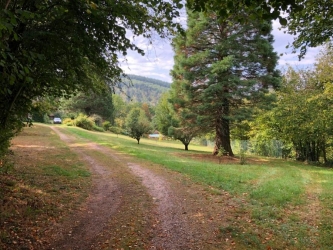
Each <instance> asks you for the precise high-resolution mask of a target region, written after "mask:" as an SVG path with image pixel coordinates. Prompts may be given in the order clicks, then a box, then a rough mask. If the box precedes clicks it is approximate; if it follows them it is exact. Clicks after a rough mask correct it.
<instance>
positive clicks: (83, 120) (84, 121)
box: [75, 114, 95, 130]
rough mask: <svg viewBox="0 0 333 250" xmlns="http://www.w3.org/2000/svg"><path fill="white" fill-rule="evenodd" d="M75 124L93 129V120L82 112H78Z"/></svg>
mask: <svg viewBox="0 0 333 250" xmlns="http://www.w3.org/2000/svg"><path fill="white" fill-rule="evenodd" d="M75 124H76V126H77V127H80V128H83V129H87V130H93V128H94V126H95V123H94V121H93V120H92V119H91V118H89V117H88V116H86V115H84V114H79V115H78V117H77V118H76V119H75Z"/></svg>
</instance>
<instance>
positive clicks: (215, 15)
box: [0, 0, 332, 163]
mask: <svg viewBox="0 0 333 250" xmlns="http://www.w3.org/2000/svg"><path fill="white" fill-rule="evenodd" d="M0 3H1V7H2V8H1V12H0V17H1V19H0V37H1V44H0V49H1V51H0V52H1V53H0V72H1V79H0V80H1V86H2V88H1V90H0V108H1V109H0V128H1V131H0V155H1V157H4V156H5V155H6V153H7V152H8V151H7V150H8V147H9V145H10V140H11V138H12V137H13V136H14V135H15V134H16V133H17V132H19V131H20V129H21V128H22V126H23V125H24V124H25V123H26V122H28V123H29V122H30V114H31V113H33V114H35V117H36V114H37V116H38V119H35V120H39V121H46V122H48V119H49V118H48V117H50V116H52V117H54V116H62V118H63V123H65V124H68V125H77V126H78V125H80V126H82V127H85V128H89V129H95V130H98V131H103V130H111V131H114V132H116V133H125V134H126V133H128V134H129V131H128V127H126V119H127V120H128V117H127V116H128V114H129V113H131V110H134V109H136V108H140V109H142V110H143V111H144V113H145V115H146V117H147V119H148V121H149V122H151V123H152V124H151V125H150V127H151V128H152V131H153V130H159V131H161V132H162V133H163V134H164V135H165V136H168V137H170V138H173V139H178V140H181V141H182V142H183V144H184V146H185V149H188V145H189V143H190V142H191V140H192V139H193V138H198V137H200V138H209V139H213V140H214V141H215V148H214V150H213V154H214V155H218V154H222V155H229V156H232V155H234V152H233V150H232V147H231V140H234V139H239V140H250V139H251V138H257V139H256V142H255V143H252V144H251V145H252V146H251V147H252V148H255V149H256V151H257V149H260V148H261V149H263V148H265V147H266V148H267V145H273V144H271V143H269V141H271V140H278V141H280V142H281V143H278V145H283V146H282V147H283V150H282V149H281V150H282V151H283V152H284V153H283V155H284V156H292V157H295V158H296V159H298V160H309V161H315V162H318V161H322V162H325V163H328V162H329V161H330V159H331V158H332V156H331V146H332V145H331V136H332V135H331V133H330V129H331V127H330V124H331V115H330V111H329V110H330V107H331V106H330V105H331V93H330V92H331V90H330V89H331V87H330V84H331V76H330V68H331V58H329V55H330V53H331V47H330V45H327V46H326V47H325V49H324V51H323V52H322V54H321V55H319V57H318V59H317V64H316V66H315V67H314V68H313V69H302V70H297V69H291V68H290V69H287V70H286V72H282V74H280V73H279V72H278V71H277V70H276V64H277V59H278V58H277V55H276V53H275V52H274V51H273V48H272V42H273V37H272V36H271V24H270V21H271V20H274V19H279V21H280V23H281V25H283V26H285V27H286V28H287V30H288V32H289V33H292V34H297V36H296V38H295V41H294V43H293V44H292V46H293V47H294V49H300V54H299V56H300V58H302V56H303V55H304V54H305V53H306V48H307V47H309V46H310V47H311V46H317V45H321V44H323V43H324V42H325V41H327V40H328V39H330V38H331V35H332V33H331V32H332V29H331V26H332V24H331V22H330V20H331V11H330V8H329V6H330V2H329V1H325V0H323V1H319V2H316V3H314V2H313V1H305V2H304V1H298V0H296V1H292V2H290V1H285V0H279V1H259V2H258V1H237V2H234V1H230V0H223V1H215V0H211V1H201V0H189V1H187V3H186V4H187V5H186V7H187V14H188V18H187V28H186V30H183V29H182V28H181V25H180V24H179V23H177V22H176V21H175V20H176V19H175V18H176V17H179V15H180V14H179V10H181V9H182V8H183V5H182V4H181V2H180V1H172V2H169V1H160V0H157V1H153V2H151V1H134V2H133V1H126V0H124V1H120V2H110V1H96V2H91V1H88V2H87V1H82V0H75V1H70V2H68V1H61V0H59V1H48V2H45V1H41V0H34V1H11V0H7V1H1V2H0ZM315 9H318V10H322V11H314V10H315ZM129 13H130V14H129ZM127 31H131V32H132V34H133V36H134V37H135V36H143V37H145V38H147V39H150V41H151V42H153V37H154V34H158V35H159V36H160V37H162V38H165V37H172V36H173V37H174V40H173V46H174V51H175V66H174V68H173V70H172V71H171V74H172V77H173V83H172V88H171V91H170V93H168V94H166V96H164V97H163V98H161V99H160V96H159V95H160V93H161V92H164V91H166V87H167V84H165V83H163V82H161V81H156V83H157V84H156V85H151V86H154V87H151V86H149V85H146V84H141V83H140V84H136V86H138V88H137V89H133V91H135V92H136V94H137V95H136V96H137V97H136V99H134V102H132V103H131V104H127V103H126V102H124V101H123V100H122V99H121V98H119V97H118V96H117V95H113V94H112V92H113V91H115V89H124V88H123V86H124V84H125V85H126V84H128V83H129V82H128V81H127V80H124V79H125V78H126V76H125V75H124V74H123V72H122V69H121V68H120V67H119V62H118V60H119V57H118V55H119V54H123V55H126V54H127V50H129V49H130V50H134V51H137V52H138V53H139V54H143V50H142V49H141V48H139V47H138V46H137V45H135V43H133V41H132V40H130V39H129V38H128V37H127V36H126V32H127ZM132 78H133V79H132V81H133V83H138V82H140V81H141V82H142V81H143V80H145V78H144V77H136V79H135V77H133V76H132ZM126 81H127V82H126ZM153 89H155V90H153ZM125 95H128V96H134V95H133V92H131V91H128V92H127V93H126V92H125ZM147 96H152V98H150V99H149V98H147ZM158 100H160V102H159V103H158V105H157V107H156V109H155V107H154V106H155V105H156V103H157V102H158ZM282 100H283V101H282ZM295 100H297V102H295ZM288 105H289V106H288ZM162 106H163V107H162ZM319 110H320V112H319ZM157 111H158V112H162V115H161V114H159V113H158V112H157ZM163 112H164V113H163ZM80 113H81V114H80ZM291 114H292V116H291V117H290V115H291ZM163 116H164V117H163ZM166 117H168V118H167V119H166ZM66 118H67V119H66ZM77 118H80V119H77ZM127 124H128V123H127ZM103 127H104V128H103ZM265 143H266V146H265V145H261V144H265ZM276 145H277V144H276ZM259 151H260V150H259ZM263 151H266V152H268V151H270V150H266V149H265V150H263Z"/></svg>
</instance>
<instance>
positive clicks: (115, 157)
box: [49, 127, 224, 250]
mask: <svg viewBox="0 0 333 250" xmlns="http://www.w3.org/2000/svg"><path fill="white" fill-rule="evenodd" d="M52 129H53V131H54V132H56V133H57V134H58V135H59V136H60V138H61V140H63V141H64V142H65V143H66V144H67V145H68V146H69V147H70V148H71V149H72V150H73V151H74V152H76V153H77V154H79V155H80V156H81V157H82V159H83V160H84V161H86V162H87V163H88V164H89V166H90V168H91V172H92V173H93V189H92V191H91V194H90V195H89V197H88V199H87V201H86V205H85V207H83V208H82V209H81V211H79V212H77V213H75V214H73V215H72V216H71V218H69V219H67V220H65V222H64V224H61V225H58V226H57V227H56V228H53V229H52V231H53V232H54V233H53V236H52V237H53V238H54V244H52V245H51V246H50V248H49V249H122V248H123V249H167V250H172V249H224V247H223V245H222V244H223V242H221V241H220V239H218V238H217V237H216V235H217V229H218V225H219V224H220V223H221V215H222V214H223V210H221V211H216V209H218V208H217V207H216V206H219V203H221V202H222V201H221V199H220V198H221V197H216V198H213V199H208V200H205V199H204V200H203V201H202V199H203V197H202V194H203V193H205V191H204V190H203V189H202V187H200V186H195V184H193V183H191V182H190V181H187V180H186V178H184V177H182V176H180V175H179V174H177V173H174V172H173V173H170V172H168V171H167V170H163V169H162V168H159V169H151V168H149V167H147V166H142V165H140V164H139V163H137V162H135V160H134V159H133V158H131V157H129V156H126V155H122V154H121V153H119V152H116V151H113V150H111V149H109V148H107V147H104V146H100V145H98V144H96V143H93V142H90V141H85V140H83V139H79V138H75V137H73V136H69V135H67V134H65V133H63V132H62V131H61V129H60V128H57V127H52ZM205 196H206V195H205ZM206 197H207V196H206ZM207 206H209V209H207V211H208V212H207V211H205V207H207ZM220 209H221V208H220ZM204 211H205V212H204ZM209 211H210V212H209ZM212 213H214V214H212ZM55 232H56V233H55Z"/></svg>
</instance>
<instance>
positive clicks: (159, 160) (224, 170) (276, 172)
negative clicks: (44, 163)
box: [65, 127, 333, 249]
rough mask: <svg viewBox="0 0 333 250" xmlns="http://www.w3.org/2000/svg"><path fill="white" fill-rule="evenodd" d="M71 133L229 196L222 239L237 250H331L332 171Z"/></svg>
mask: <svg viewBox="0 0 333 250" xmlns="http://www.w3.org/2000/svg"><path fill="white" fill-rule="evenodd" d="M65 131H67V132H66V133H71V134H74V135H76V136H79V137H81V138H85V139H87V140H92V141H95V142H97V143H99V144H101V145H105V146H108V147H110V148H113V149H116V150H118V151H121V152H123V153H126V154H130V155H133V156H135V157H137V158H140V159H142V160H143V161H147V162H153V163H156V164H159V165H162V166H164V167H166V168H168V169H171V170H173V171H177V172H181V173H183V174H185V175H187V176H189V177H190V178H192V179H193V180H195V181H197V182H199V183H202V184H204V185H207V187H209V186H210V187H213V188H214V190H215V191H214V192H215V193H216V195H220V194H223V193H225V192H228V193H229V194H230V195H232V196H233V202H234V204H235V205H234V207H233V209H234V211H233V215H234V217H233V219H230V218H229V220H230V221H229V223H228V225H227V226H221V228H220V233H221V237H225V238H226V240H233V241H235V242H237V246H238V248H239V249H333V237H332V234H331V232H332V222H333V195H332V194H333V169H331V168H322V167H317V166H309V165H305V164H300V163H298V162H294V161H283V160H278V159H270V160H269V159H267V158H265V159H260V158H253V159H252V158H250V157H248V158H247V162H248V163H247V164H245V165H241V164H239V162H238V161H235V162H234V163H224V162H222V164H219V163H218V161H216V160H215V161H214V160H212V159H211V157H210V149H208V148H206V147H199V146H195V145H190V151H188V152H186V151H184V150H182V149H183V145H182V144H180V143H176V142H164V141H156V140H148V139H141V140H140V144H139V145H138V144H137V143H136V141H135V140H134V139H131V138H129V137H124V136H120V135H118V136H117V135H114V134H111V133H98V132H88V131H84V130H82V129H78V128H73V127H68V128H66V130H65Z"/></svg>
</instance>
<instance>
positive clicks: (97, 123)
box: [89, 114, 103, 126]
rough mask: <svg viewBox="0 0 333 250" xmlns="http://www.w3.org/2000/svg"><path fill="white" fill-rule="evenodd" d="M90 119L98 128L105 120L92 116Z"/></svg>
mask: <svg viewBox="0 0 333 250" xmlns="http://www.w3.org/2000/svg"><path fill="white" fill-rule="evenodd" d="M89 119H91V120H92V121H93V122H94V123H95V124H96V125H97V126H100V125H101V124H102V121H103V118H102V117H101V116H100V115H96V114H92V115H91V116H89Z"/></svg>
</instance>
